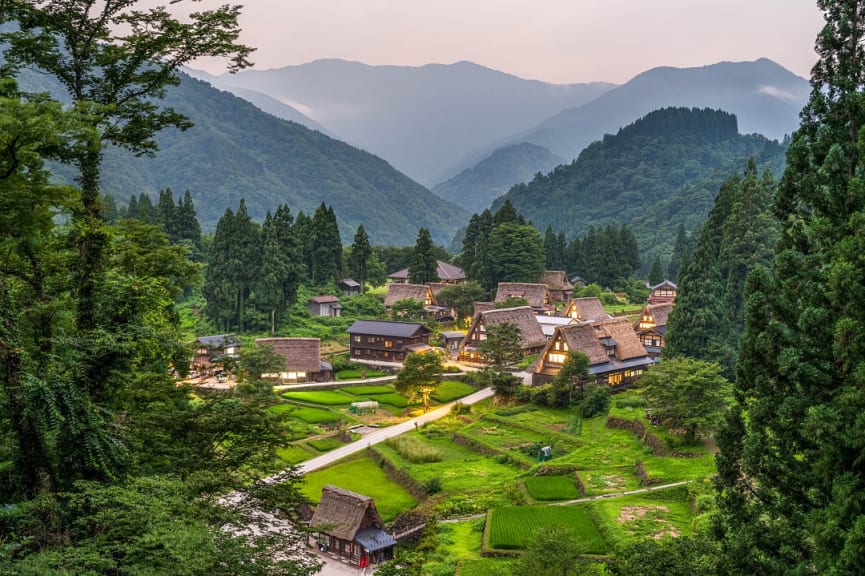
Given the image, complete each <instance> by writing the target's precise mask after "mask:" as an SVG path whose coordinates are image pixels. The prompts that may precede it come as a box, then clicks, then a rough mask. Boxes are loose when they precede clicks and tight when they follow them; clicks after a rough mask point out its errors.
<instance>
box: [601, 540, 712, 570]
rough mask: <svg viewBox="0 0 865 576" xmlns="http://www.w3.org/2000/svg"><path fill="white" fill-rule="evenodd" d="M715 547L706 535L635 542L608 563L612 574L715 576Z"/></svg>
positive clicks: (617, 553)
mask: <svg viewBox="0 0 865 576" xmlns="http://www.w3.org/2000/svg"><path fill="white" fill-rule="evenodd" d="M717 554H718V550H717V547H716V546H715V545H713V543H712V542H710V541H709V540H708V539H707V538H705V537H700V536H697V537H681V538H665V539H663V540H660V541H657V542H656V541H645V542H638V543H637V544H634V545H632V546H628V547H625V548H623V549H621V550H619V551H617V552H616V554H615V555H614V556H613V557H612V558H611V561H610V562H609V563H608V564H607V567H608V569H609V571H610V573H611V574H613V575H615V576H654V575H657V574H669V575H670V576H714V575H716V574H718V566H717Z"/></svg>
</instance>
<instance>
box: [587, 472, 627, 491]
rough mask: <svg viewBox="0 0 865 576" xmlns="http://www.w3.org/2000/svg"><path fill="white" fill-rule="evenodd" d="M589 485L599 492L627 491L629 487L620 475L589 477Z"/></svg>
mask: <svg viewBox="0 0 865 576" xmlns="http://www.w3.org/2000/svg"><path fill="white" fill-rule="evenodd" d="M588 484H589V485H590V486H591V487H592V488H596V489H599V490H625V489H626V488H627V487H628V482H627V481H626V480H625V479H624V478H622V477H621V476H619V475H618V474H598V475H593V476H589V478H588Z"/></svg>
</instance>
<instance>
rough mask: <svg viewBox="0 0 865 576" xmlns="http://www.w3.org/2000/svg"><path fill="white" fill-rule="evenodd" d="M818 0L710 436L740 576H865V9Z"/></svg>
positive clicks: (729, 551)
mask: <svg viewBox="0 0 865 576" xmlns="http://www.w3.org/2000/svg"><path fill="white" fill-rule="evenodd" d="M818 4H819V5H820V7H821V8H822V9H823V10H824V12H825V18H826V25H825V27H824V28H823V31H822V32H821V33H820V35H819V36H818V39H817V52H818V54H819V61H818V63H817V64H816V65H815V66H814V68H813V71H812V78H811V85H812V93H811V98H810V100H809V102H808V104H807V105H806V107H805V109H804V110H803V112H802V115H801V118H802V124H801V127H800V129H799V130H798V131H797V132H796V134H795V135H794V137H793V139H792V142H791V144H790V148H789V149H788V153H787V169H786V171H785V173H784V176H783V178H782V179H781V183H780V187H779V191H778V194H777V197H776V200H775V205H774V211H775V216H776V217H777V219H778V220H779V222H780V224H781V236H780V240H779V242H778V245H777V247H776V249H775V256H774V261H773V264H772V267H771V269H770V270H758V271H757V272H755V273H753V274H752V275H751V276H750V277H749V279H748V284H747V293H748V297H747V309H746V331H745V335H744V337H743V342H742V348H741V352H740V359H739V365H738V367H737V382H736V388H735V395H736V399H737V410H736V411H735V412H734V415H733V417H731V418H730V420H729V422H728V429H727V430H726V431H725V432H724V433H723V434H721V435H719V446H720V448H721V453H720V455H719V458H718V464H719V466H718V472H719V478H720V481H719V488H720V493H719V497H718V502H719V506H720V510H721V516H720V520H721V523H720V526H719V528H720V530H719V532H720V534H721V535H722V536H723V540H722V543H723V545H724V552H725V554H724V559H725V561H726V562H727V564H728V570H729V571H730V572H733V573H738V574H768V575H774V574H778V575H780V574H805V573H813V574H861V573H865V554H863V553H862V550H863V549H865V467H863V460H862V458H863V456H862V455H863V454H865V419H863V418H862V414H865V346H863V343H865V308H863V306H862V297H863V295H865V265H863V262H862V255H863V254H865V236H863V234H862V230H863V229H865V185H863V182H862V179H861V174H862V171H863V169H865V166H863V159H862V156H861V150H862V149H863V148H862V147H863V144H865V140H863V133H862V131H861V129H860V128H861V127H862V126H863V125H865V99H863V92H862V87H863V86H865V52H863V50H862V46H863V41H865V5H863V3H862V2H859V1H855V0H835V1H829V0H822V1H820V2H818Z"/></svg>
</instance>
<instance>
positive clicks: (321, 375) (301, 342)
mask: <svg viewBox="0 0 865 576" xmlns="http://www.w3.org/2000/svg"><path fill="white" fill-rule="evenodd" d="M255 347H256V348H263V347H269V348H271V349H272V350H273V351H274V352H276V353H277V354H279V355H280V356H282V357H283V358H284V359H285V369H284V370H282V371H281V372H279V373H278V374H262V377H263V378H271V379H276V380H279V382H280V383H281V384H285V383H295V382H327V381H329V380H331V379H332V376H333V368H332V367H331V365H330V363H329V362H325V361H323V360H322V359H321V341H320V340H319V339H318V338H256V339H255Z"/></svg>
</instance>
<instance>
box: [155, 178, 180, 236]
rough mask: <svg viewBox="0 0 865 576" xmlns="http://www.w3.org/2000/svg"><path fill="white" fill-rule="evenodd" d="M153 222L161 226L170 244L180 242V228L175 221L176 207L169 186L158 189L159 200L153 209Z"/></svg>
mask: <svg viewBox="0 0 865 576" xmlns="http://www.w3.org/2000/svg"><path fill="white" fill-rule="evenodd" d="M153 223H154V224H158V225H160V226H162V231H163V232H165V234H166V235H167V236H168V241H169V242H171V243H172V244H179V243H180V234H179V232H180V230H179V226H178V222H177V208H176V207H175V205H174V193H173V192H172V191H171V188H166V189H165V190H160V191H159V200H158V201H157V203H156V206H155V210H154V222H153Z"/></svg>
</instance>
